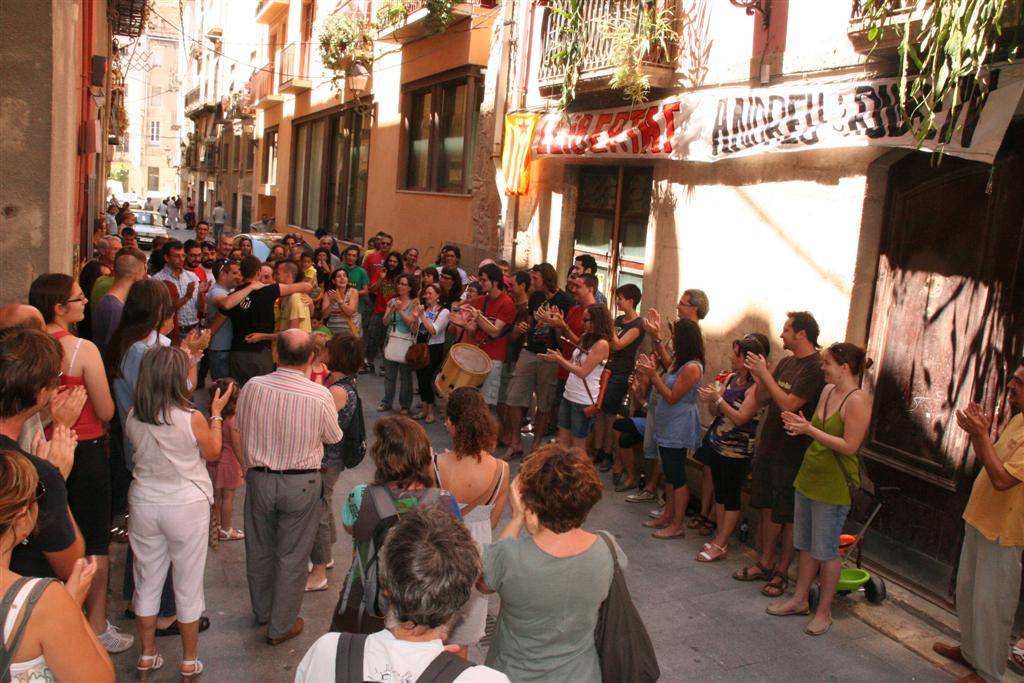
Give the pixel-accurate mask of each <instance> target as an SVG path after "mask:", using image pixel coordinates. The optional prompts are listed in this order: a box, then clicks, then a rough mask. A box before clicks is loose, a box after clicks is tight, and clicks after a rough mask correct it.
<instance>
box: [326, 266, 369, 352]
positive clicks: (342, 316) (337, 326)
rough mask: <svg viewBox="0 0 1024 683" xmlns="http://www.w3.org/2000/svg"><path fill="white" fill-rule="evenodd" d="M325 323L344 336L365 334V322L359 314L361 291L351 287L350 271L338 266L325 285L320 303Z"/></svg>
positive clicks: (334, 331)
mask: <svg viewBox="0 0 1024 683" xmlns="http://www.w3.org/2000/svg"><path fill="white" fill-rule="evenodd" d="M320 307H321V313H322V316H323V319H324V324H326V325H327V327H328V328H330V330H331V332H332V333H334V334H336V335H339V336H342V337H355V338H357V339H358V338H360V337H362V336H363V323H362V320H361V316H360V315H359V292H357V291H356V290H354V289H352V288H351V287H349V279H348V271H346V270H345V269H344V268H338V269H337V270H335V271H334V272H333V273H331V277H330V278H329V279H328V280H327V284H326V285H325V286H324V297H323V300H322V301H321V303H320Z"/></svg>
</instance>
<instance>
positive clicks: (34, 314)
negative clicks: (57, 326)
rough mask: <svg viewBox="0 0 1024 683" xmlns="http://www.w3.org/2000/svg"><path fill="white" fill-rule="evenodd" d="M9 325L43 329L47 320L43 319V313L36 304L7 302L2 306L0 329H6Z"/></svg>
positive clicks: (0, 307) (0, 309)
mask: <svg viewBox="0 0 1024 683" xmlns="http://www.w3.org/2000/svg"><path fill="white" fill-rule="evenodd" d="M8 327H24V328H26V329H33V330H43V329H44V328H45V327H46V322H45V321H44V320H43V314H42V313H40V312H39V309H38V308H36V307H35V306H29V305H28V304H7V305H6V306H0V330H6V329H7V328H8Z"/></svg>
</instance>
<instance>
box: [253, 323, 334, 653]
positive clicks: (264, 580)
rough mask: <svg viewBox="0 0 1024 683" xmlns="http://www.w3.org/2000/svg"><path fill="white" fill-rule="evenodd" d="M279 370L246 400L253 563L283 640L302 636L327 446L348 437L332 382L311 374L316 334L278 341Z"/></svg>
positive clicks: (260, 597)
mask: <svg viewBox="0 0 1024 683" xmlns="http://www.w3.org/2000/svg"><path fill="white" fill-rule="evenodd" d="M277 342H278V343H277V356H278V358H277V362H278V367H277V370H276V371H274V372H273V373H271V374H269V375H264V376H260V377H254V378H252V379H251V380H249V382H248V383H247V384H246V385H245V386H244V387H243V388H242V393H241V395H240V396H239V398H238V418H237V419H238V429H239V431H240V432H241V435H242V448H243V450H244V457H245V462H246V464H247V465H249V470H248V472H247V473H246V496H245V530H246V535H245V565H246V574H247V577H248V580H249V597H250V599H251V601H252V611H253V614H254V615H255V616H256V621H257V622H259V623H260V624H267V642H268V643H269V644H271V645H278V644H280V643H283V642H285V641H287V640H290V639H292V638H294V637H295V636H297V635H299V634H300V633H302V629H303V626H304V622H303V620H302V617H300V616H299V610H300V609H301V607H302V596H303V591H304V590H305V587H306V563H307V561H308V560H309V556H310V551H311V550H312V549H313V541H314V539H315V537H316V530H317V527H318V525H319V523H320V516H321V511H322V498H321V492H322V488H323V482H322V480H321V476H320V464H321V461H322V460H323V444H332V443H337V442H339V441H341V438H342V433H341V429H339V428H338V413H337V411H336V410H335V404H334V399H333V398H332V396H331V392H330V391H329V390H328V389H327V387H325V386H322V385H319V384H314V383H313V382H311V381H310V379H309V373H310V367H311V365H312V363H313V338H312V337H311V336H310V334H309V333H308V332H304V331H303V330H297V329H289V330H285V331H284V332H282V333H281V334H280V335H279V336H278V339H277Z"/></svg>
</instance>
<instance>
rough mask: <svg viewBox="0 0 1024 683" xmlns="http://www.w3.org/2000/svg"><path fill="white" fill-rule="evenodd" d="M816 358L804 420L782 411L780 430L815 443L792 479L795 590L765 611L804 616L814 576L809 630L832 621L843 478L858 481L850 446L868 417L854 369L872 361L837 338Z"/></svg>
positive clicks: (846, 499)
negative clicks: (813, 404) (808, 415)
mask: <svg viewBox="0 0 1024 683" xmlns="http://www.w3.org/2000/svg"><path fill="white" fill-rule="evenodd" d="M821 357H822V370H823V371H824V374H825V381H826V382H827V384H826V385H825V388H824V389H823V390H822V392H821V397H820V398H819V400H818V406H817V408H816V409H815V411H814V415H813V417H812V419H811V421H810V422H808V421H807V420H806V419H805V418H804V417H803V416H801V415H800V414H799V413H791V412H785V413H783V414H782V421H783V423H784V424H785V427H786V431H787V432H789V433H790V434H792V435H797V434H807V435H808V436H810V437H811V438H813V439H814V441H812V442H811V445H810V446H808V448H807V451H806V452H805V453H804V459H803V463H802V465H801V466H800V471H799V472H798V473H797V476H796V480H795V481H794V482H793V486H794V488H795V489H796V506H795V510H794V523H793V545H794V547H795V548H796V549H797V550H799V551H800V566H799V574H798V576H797V581H796V590H795V591H794V593H793V595H792V597H789V598H783V599H782V600H779V601H778V602H775V603H772V604H771V605H769V606H768V610H767V611H768V614H771V615H773V616H789V615H798V614H810V606H809V602H808V594H809V592H810V589H811V584H812V583H813V582H814V579H815V577H819V583H820V585H821V593H820V595H821V597H820V599H819V601H818V607H817V610H816V612H815V614H814V616H813V617H812V618H811V621H810V622H809V623H808V624H807V627H806V628H805V629H804V632H805V633H807V634H808V635H812V636H820V635H822V634H824V633H825V632H826V631H828V629H829V627H830V626H832V613H831V610H832V598H833V597H834V596H835V593H836V584H837V583H838V582H839V574H840V571H841V569H842V566H841V561H840V558H839V536H840V534H841V533H842V531H843V524H844V523H845V522H846V515H847V514H848V513H849V511H850V491H849V486H848V485H847V479H849V480H850V482H851V483H852V484H853V485H858V484H859V483H860V474H859V471H858V464H857V451H858V450H860V446H861V444H862V443H863V442H864V437H865V436H866V435H867V431H868V425H869V424H870V422H871V397H870V396H869V395H868V393H867V392H866V391H864V390H862V389H861V388H860V379H861V374H862V373H863V371H864V369H865V368H867V367H868V366H870V364H871V361H870V359H867V358H866V357H865V355H864V350H863V349H862V348H860V347H859V346H856V345H855V344H848V343H845V342H843V343H836V344H833V345H832V346H830V347H828V348H827V349H826V350H825V352H824V353H823V354H822V355H821ZM840 468H842V469H840ZM844 470H845V473H844Z"/></svg>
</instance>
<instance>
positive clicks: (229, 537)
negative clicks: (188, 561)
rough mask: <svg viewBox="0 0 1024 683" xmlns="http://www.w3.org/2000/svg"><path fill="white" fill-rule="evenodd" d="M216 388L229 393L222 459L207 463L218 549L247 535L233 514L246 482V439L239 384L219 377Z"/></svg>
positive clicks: (214, 542) (213, 533)
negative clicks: (238, 416) (239, 418)
mask: <svg viewBox="0 0 1024 683" xmlns="http://www.w3.org/2000/svg"><path fill="white" fill-rule="evenodd" d="M214 389H215V390H216V389H220V390H221V392H222V393H223V392H229V393H230V396H229V398H228V402H227V404H226V405H225V406H224V410H223V413H222V415H223V417H224V426H223V430H224V438H223V441H222V444H221V449H220V458H218V459H217V460H211V461H208V462H207V463H206V470H207V471H208V472H209V473H210V481H211V482H212V483H213V513H212V514H211V515H210V547H211V548H216V547H217V545H218V543H219V541H238V540H241V539H243V538H245V533H244V532H243V531H242V530H241V529H235V528H232V526H231V524H232V522H231V516H232V514H233V513H234V511H235V489H237V488H238V487H239V486H241V485H242V481H243V477H242V472H243V471H244V470H245V466H244V465H243V464H242V441H241V436H240V435H239V433H238V428H237V427H236V426H235V403H236V402H237V401H238V385H237V384H235V382H234V381H233V380H230V379H227V378H225V379H219V380H217V381H216V382H215V383H214Z"/></svg>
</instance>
